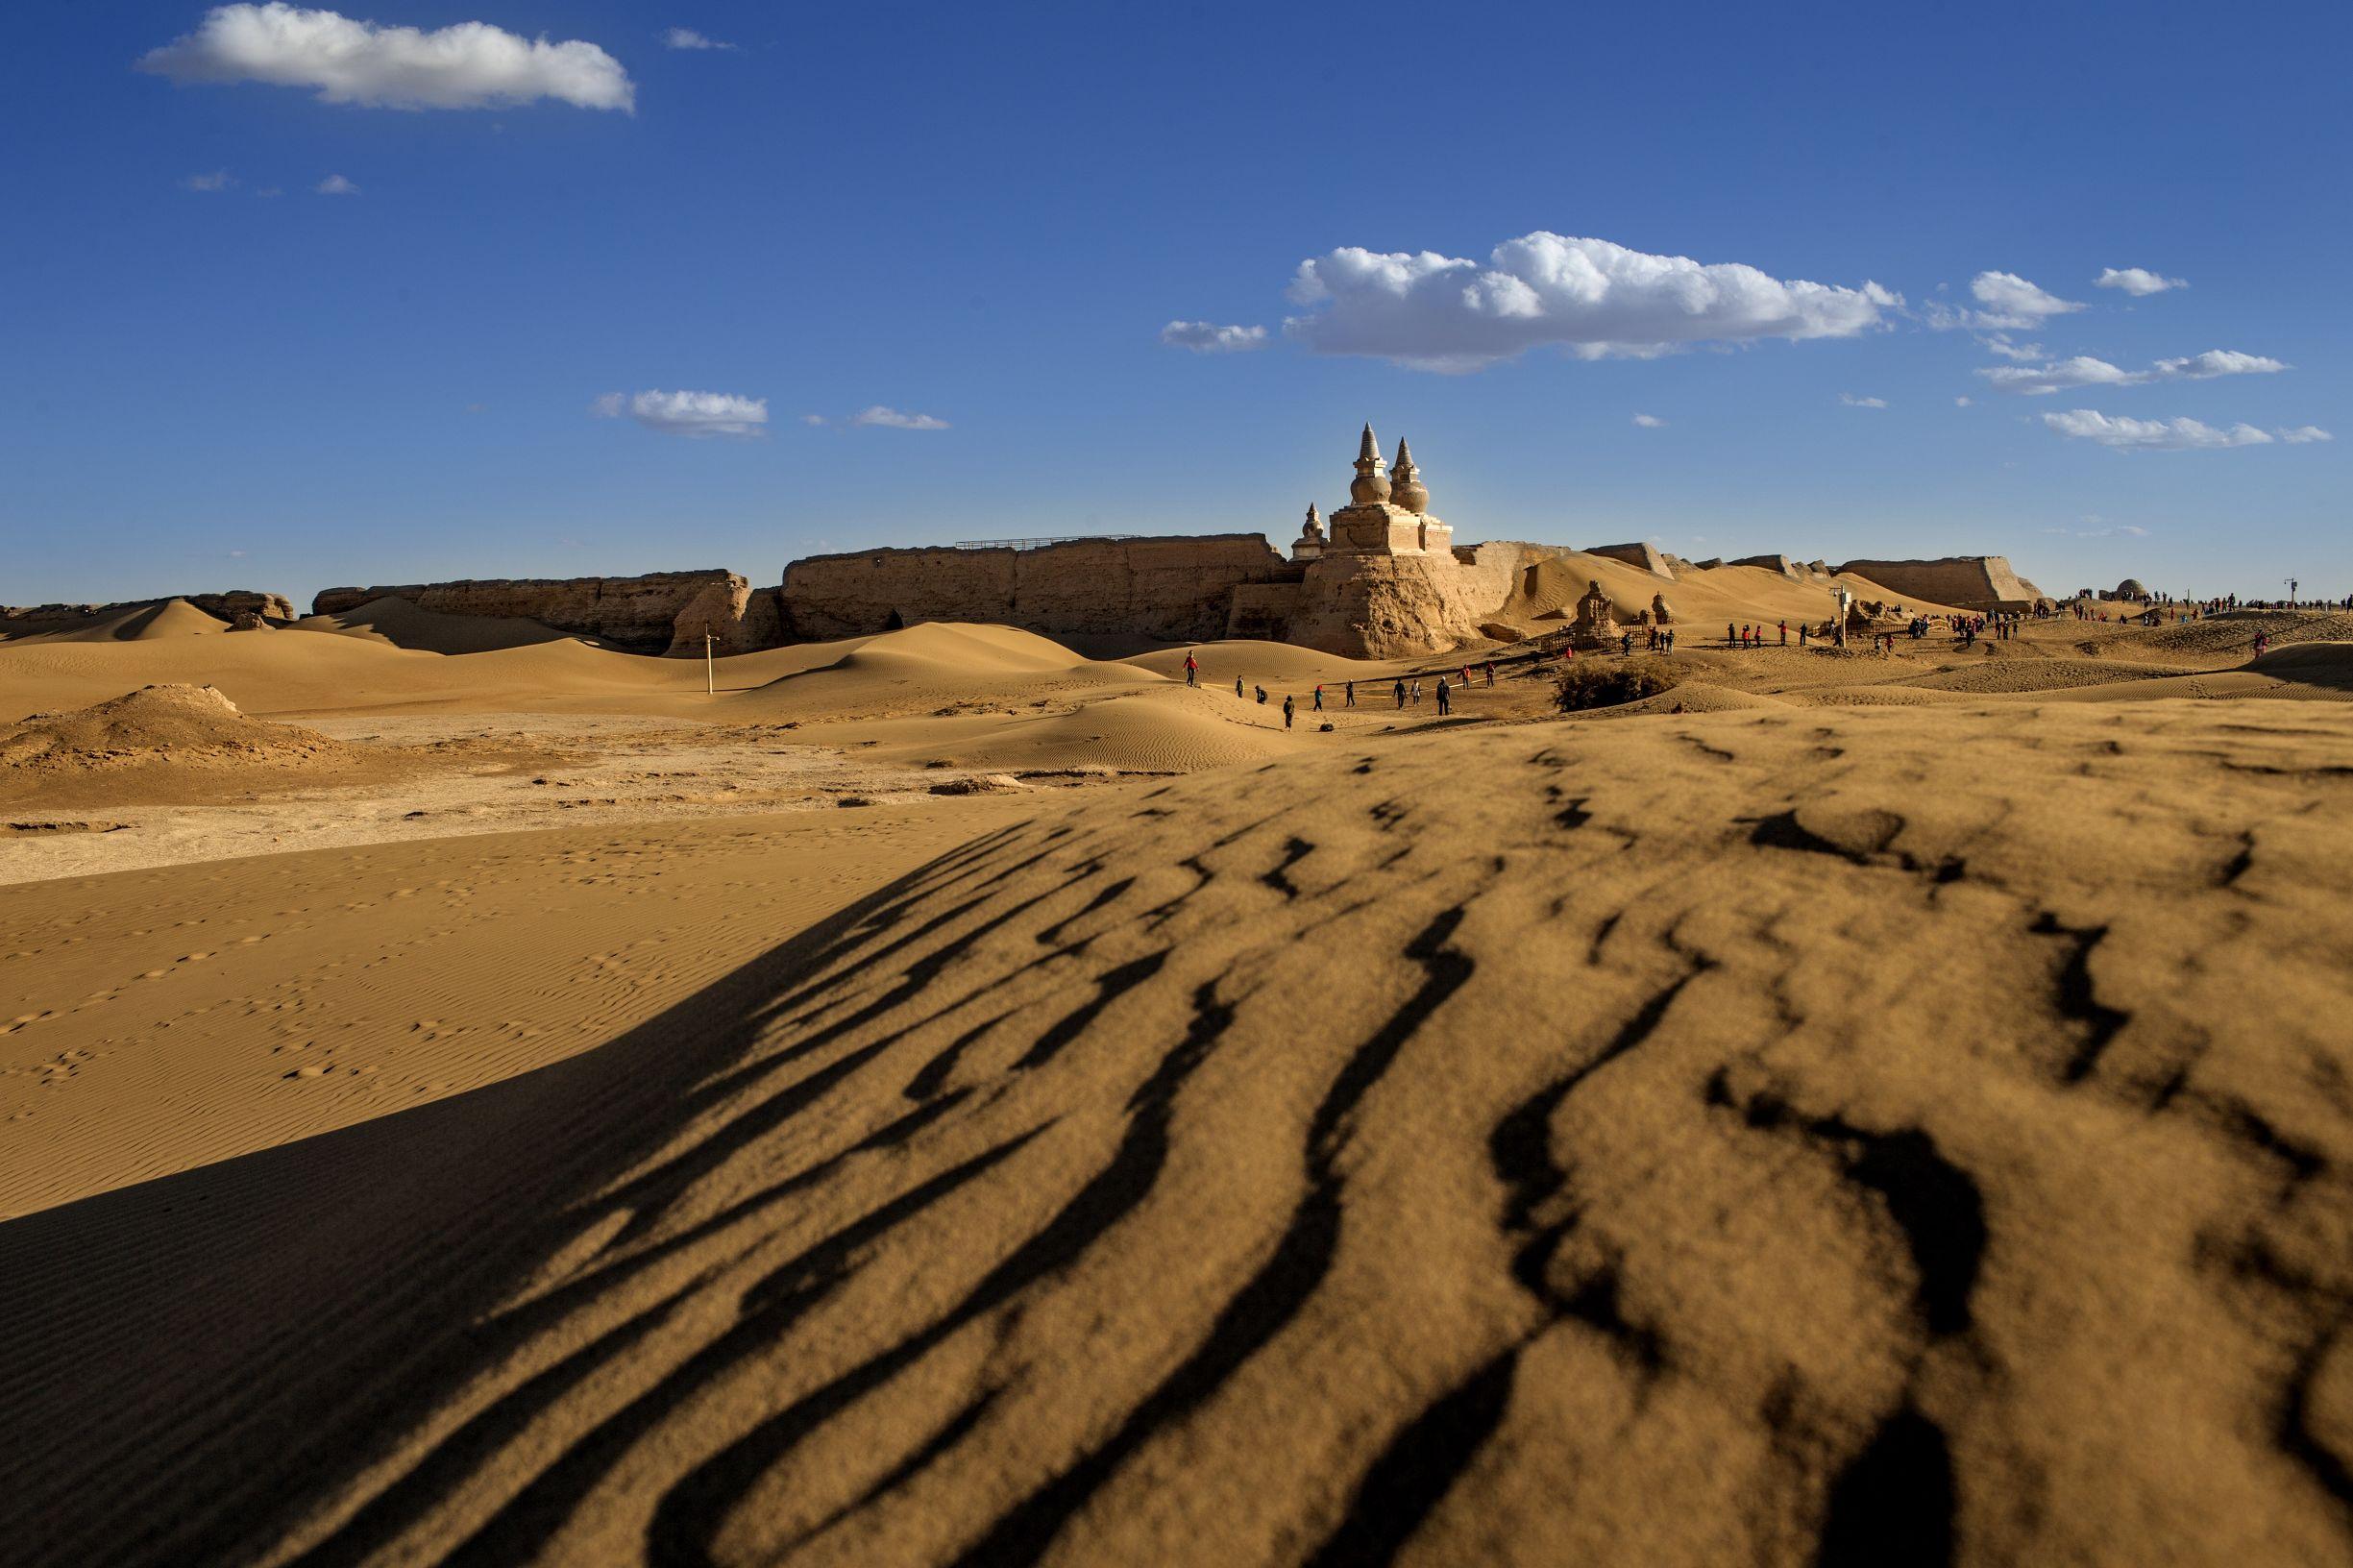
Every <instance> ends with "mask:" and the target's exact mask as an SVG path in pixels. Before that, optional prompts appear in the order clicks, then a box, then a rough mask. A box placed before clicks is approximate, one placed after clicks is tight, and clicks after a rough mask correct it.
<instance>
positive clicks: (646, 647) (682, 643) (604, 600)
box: [310, 568, 783, 657]
mask: <svg viewBox="0 0 2353 1568" xmlns="http://www.w3.org/2000/svg"><path fill="white" fill-rule="evenodd" d="M377 599H404V600H408V601H409V602H410V603H412V604H414V605H416V606H417V607H418V608H420V609H426V610H433V611H436V612H438V613H440V614H443V615H489V616H519V617H523V618H525V619H527V620H532V621H537V622H539V623H540V624H542V625H550V626H553V627H555V629H556V630H558V631H572V632H577V633H579V634H580V635H581V636H583V637H594V638H597V639H599V640H600V641H602V642H607V643H610V644H612V645H613V646H614V647H616V648H620V649H627V650H628V651H630V652H633V653H666V654H671V655H674V656H679V657H683V656H686V655H688V654H699V653H701V651H702V629H703V626H704V625H705V624H706V623H707V624H708V625H709V626H710V630H711V635H712V638H713V640H714V644H715V647H716V649H717V650H718V651H719V652H722V653H747V652H750V651H752V650H753V649H762V648H773V647H775V646H776V645H777V644H778V643H779V642H781V641H782V640H783V629H782V627H781V625H780V624H779V622H778V618H777V614H776V600H775V596H774V594H773V592H772V591H770V590H761V589H754V588H753V587H752V586H751V585H750V584H749V583H748V581H746V580H745V579H744V578H743V577H742V576H739V575H738V574H736V573H733V572H728V571H723V570H721V569H718V568H711V569H708V570H704V571H694V572H650V573H648V574H647V575H646V576H640V577H485V578H463V579H460V580H458V581H454V582H411V583H401V584H397V585H393V586H389V587H374V588H328V589H323V590H321V591H320V593H319V595H318V597H317V598H315V599H313V600H311V604H310V608H311V613H312V614H314V615H334V614H338V613H340V612H342V611H345V610H352V609H356V608H358V607H359V606H360V605H362V604H365V603H367V602H368V601H369V600H377Z"/></svg>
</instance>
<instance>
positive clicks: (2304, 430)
mask: <svg viewBox="0 0 2353 1568" xmlns="http://www.w3.org/2000/svg"><path fill="white" fill-rule="evenodd" d="M2043 423H2044V424H2045V425H2047V426H2048V427H2049V428H2050V429H2054V430H2056V431H2058V432H2059V433H2060V434H2061V435H2065V436H2071V437H2073V438H2075V439H2077V440H2083V441H2096V442H2098V443H2099V444H2100V445H2101V446H2103V447H2109V448H2113V449H2114V450H2116V451H2118V452H2210V451H2216V450H2218V449H2220V448H2223V447H2267V446H2269V445H2270V444H2271V443H2272V442H2274V441H2285V442H2287V443H2288V444H2290V445H2291V446H2301V445H2303V444H2305V443H2307V442H2312V441H2329V440H2334V439H2335V437H2333V436H2331V435H2330V434H2329V433H2328V431H2326V430H2324V429H2320V428H2319V427H2318V426H2316V425H2304V426H2299V427H2297V428H2296V429H2292V430H2278V431H2272V430H2260V429H2256V428H2255V427H2254V426H2252V425H2233V426H2231V427H2230V428H2229V429H2218V428H2217V427H2215V426H2212V425H2208V424H2205V423H2204V422H2202V421H2199V420H2194V419H2128V418H2125V417H2124V416H2122V415H2115V416H2111V415H2108V414H2103V413H2098V412H2096V411H2095V410H2093V409H2090V408H2071V409H2069V410H2068V411H2067V412H2066V413H2064V414H2045V415H2044V416H2043Z"/></svg>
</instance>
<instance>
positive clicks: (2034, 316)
mask: <svg viewBox="0 0 2353 1568" xmlns="http://www.w3.org/2000/svg"><path fill="white" fill-rule="evenodd" d="M1969 291H1970V293H1972V294H1973V295H1975V296H1976V299H1977V303H1978V304H1979V305H1982V306H1985V308H1984V309H1983V310H1980V311H1979V312H1977V325H1978V326H1980V327H2005V328H2022V329H2027V330H2031V329H2033V328H2036V327H2040V326H2041V325H2043V323H2044V322H2045V321H2047V320H2048V319H2049V318H2050V317H2052V316H2063V315H2066V314H2067V313H2068V312H2069V311H2071V310H2080V309H2082V308H2083V306H2081V305H2080V304H2078V303H2076V302H2075V301H2073V300H2063V299H2061V298H2059V296H2057V295H2056V294H2052V293H2050V292H2048V291H2047V290H2046V289H2042V288H2038V287H2036V286H2035V285H2034V284H2032V283H2030V282H2026V280H2025V279H2023V278H2021V277H2020V276H2019V275H2018V274H2017V273H2014V272H1981V273H1979V274H1977V276H1976V277H1974V278H1973V279H1971V280H1970V282H1969Z"/></svg>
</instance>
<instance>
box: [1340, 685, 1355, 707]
mask: <svg viewBox="0 0 2353 1568" xmlns="http://www.w3.org/2000/svg"><path fill="white" fill-rule="evenodd" d="M1356 705H1357V683H1356V682H1355V681H1353V680H1352V681H1350V682H1349V683H1348V700H1347V701H1346V702H1344V703H1342V704H1341V706H1342V707H1349V708H1353V707H1355V706H1356Z"/></svg>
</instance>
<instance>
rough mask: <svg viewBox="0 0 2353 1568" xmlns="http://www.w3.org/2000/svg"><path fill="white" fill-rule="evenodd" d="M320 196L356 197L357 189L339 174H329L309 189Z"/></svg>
mask: <svg viewBox="0 0 2353 1568" xmlns="http://www.w3.org/2000/svg"><path fill="white" fill-rule="evenodd" d="M310 188H311V189H312V190H315V191H317V192H318V193H319V194H320V195H322V196H356V195H358V194H359V187H358V186H357V185H355V184H352V183H351V182H350V181H349V180H346V179H344V178H343V176H341V175H339V174H331V175H329V176H328V177H327V178H326V179H324V180H322V181H320V182H319V183H318V184H315V185H312V186H311V187H310Z"/></svg>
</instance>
